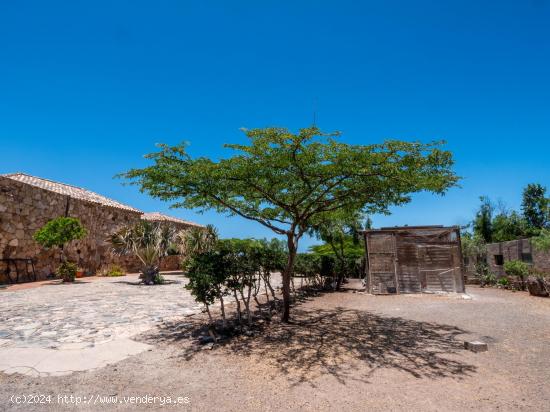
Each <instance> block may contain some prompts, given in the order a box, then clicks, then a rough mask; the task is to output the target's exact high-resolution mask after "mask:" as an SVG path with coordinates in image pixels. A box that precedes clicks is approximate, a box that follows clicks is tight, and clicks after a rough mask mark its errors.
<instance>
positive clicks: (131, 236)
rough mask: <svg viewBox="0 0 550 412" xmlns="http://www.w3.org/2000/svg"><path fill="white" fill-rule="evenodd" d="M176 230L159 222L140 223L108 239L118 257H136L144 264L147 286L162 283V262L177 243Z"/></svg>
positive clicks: (142, 271)
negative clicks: (160, 269) (160, 270)
mask: <svg viewBox="0 0 550 412" xmlns="http://www.w3.org/2000/svg"><path fill="white" fill-rule="evenodd" d="M175 235H176V233H175V230H174V229H173V228H172V227H171V226H170V225H166V224H162V223H157V222H149V221H140V222H138V223H136V224H135V225H134V226H130V227H125V228H122V229H121V230H119V231H118V232H117V233H115V234H113V235H111V237H110V238H109V239H108V240H109V242H110V243H111V247H112V250H113V252H114V253H115V254H118V255H134V256H136V257H137V258H138V259H139V260H140V262H141V263H142V265H143V266H142V269H141V279H142V280H143V283H145V284H146V285H152V284H158V283H162V281H163V279H162V277H161V276H160V273H159V267H160V260H161V258H163V257H165V256H166V255H167V254H168V251H169V249H170V248H171V246H172V244H173V243H174V242H175V238H176V236H175Z"/></svg>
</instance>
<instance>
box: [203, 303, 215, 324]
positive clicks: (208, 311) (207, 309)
mask: <svg viewBox="0 0 550 412" xmlns="http://www.w3.org/2000/svg"><path fill="white" fill-rule="evenodd" d="M204 306H205V307H206V313H208V319H209V320H210V324H212V323H214V320H213V319H212V314H211V313H210V307H209V306H208V304H205V305H204Z"/></svg>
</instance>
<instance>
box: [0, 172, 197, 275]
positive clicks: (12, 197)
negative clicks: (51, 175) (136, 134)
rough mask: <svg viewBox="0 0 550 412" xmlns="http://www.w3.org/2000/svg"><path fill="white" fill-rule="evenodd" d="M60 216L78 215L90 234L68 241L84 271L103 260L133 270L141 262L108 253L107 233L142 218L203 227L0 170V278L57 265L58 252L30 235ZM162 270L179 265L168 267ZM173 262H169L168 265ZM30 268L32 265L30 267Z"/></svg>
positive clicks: (43, 271) (40, 272)
mask: <svg viewBox="0 0 550 412" xmlns="http://www.w3.org/2000/svg"><path fill="white" fill-rule="evenodd" d="M59 216H71V217H76V218H78V219H79V220H80V221H81V222H82V224H83V226H84V227H85V228H86V230H87V231H88V235H87V236H86V237H85V238H84V239H82V240H79V241H75V242H72V243H71V244H70V245H69V247H67V249H66V254H67V257H68V258H69V259H70V260H72V261H74V262H78V265H79V266H80V267H82V268H83V269H84V270H85V271H86V272H88V273H95V272H96V271H97V270H98V269H99V268H101V267H102V266H104V265H110V264H118V265H120V266H122V267H123V268H124V269H126V270H127V271H132V272H133V271H137V270H138V269H139V262H138V261H137V260H136V259H135V258H134V257H131V256H115V255H113V254H112V253H111V251H110V247H109V244H108V243H107V238H108V236H109V235H110V234H112V233H114V232H116V231H117V230H119V229H120V228H121V227H123V226H126V225H131V224H133V223H136V222H137V221H139V220H140V219H146V220H150V221H160V222H166V223H167V224H171V225H175V226H176V227H177V228H178V229H187V228H190V227H194V226H195V227H197V226H199V227H200V226H201V225H198V224H196V223H192V222H187V221H184V220H181V219H177V218H173V217H170V216H166V215H163V214H160V213H158V212H155V213H143V212H142V211H140V210H138V209H135V208H133V207H131V206H128V205H125V204H122V203H119V202H116V201H114V200H112V199H109V198H107V197H105V196H101V195H99V194H97V193H94V192H91V191H89V190H86V189H82V188H79V187H75V186H71V185H68V184H64V183H59V182H53V181H51V180H47V179H42V178H39V177H35V176H30V175H27V174H24V173H14V174H5V175H0V282H6V281H8V280H9V279H6V276H8V273H11V274H12V276H10V278H11V279H12V280H13V276H14V275H13V274H14V273H15V272H16V271H20V272H21V273H26V272H27V271H29V272H30V271H31V270H32V269H33V270H34V272H35V273H36V277H37V279H44V278H46V277H47V276H48V275H50V274H52V273H53V272H54V271H55V268H56V267H57V266H58V265H59V252H58V251H57V250H46V249H44V248H42V247H41V246H39V245H38V244H37V243H36V242H35V241H34V239H33V234H34V233H35V232H36V230H38V229H39V228H40V227H42V226H43V225H44V224H45V223H46V222H48V221H49V220H51V219H54V218H56V217H59ZM168 262H177V260H175V259H168V260H167V261H166V262H165V263H164V269H165V270H172V269H177V267H174V268H172V267H166V266H167V265H168V266H170V265H169V264H168ZM172 266H173V264H172ZM29 267H30V269H29Z"/></svg>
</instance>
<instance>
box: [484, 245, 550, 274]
mask: <svg viewBox="0 0 550 412" xmlns="http://www.w3.org/2000/svg"><path fill="white" fill-rule="evenodd" d="M529 255H530V256H531V259H529ZM497 256H502V263H504V262H507V261H509V260H523V261H525V262H526V263H531V264H532V265H533V268H535V269H536V270H539V271H541V272H546V273H550V253H549V252H541V251H538V250H537V249H535V248H534V247H533V246H532V244H531V241H530V240H529V239H519V240H511V241H509V242H500V243H491V244H488V245H487V264H488V265H489V269H490V271H491V272H492V273H494V274H495V275H497V276H498V277H501V276H504V275H505V273H504V265H503V264H502V265H500V264H498V263H501V262H498V261H497V260H498V258H497Z"/></svg>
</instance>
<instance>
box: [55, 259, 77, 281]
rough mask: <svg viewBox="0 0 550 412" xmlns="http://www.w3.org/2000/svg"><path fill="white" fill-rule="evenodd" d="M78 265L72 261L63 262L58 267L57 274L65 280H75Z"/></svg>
mask: <svg viewBox="0 0 550 412" xmlns="http://www.w3.org/2000/svg"><path fill="white" fill-rule="evenodd" d="M76 270H77V268H76V265H75V264H74V263H71V262H63V263H62V264H61V265H59V267H58V268H57V276H59V277H61V278H62V279H63V282H74V279H75V277H76Z"/></svg>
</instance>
